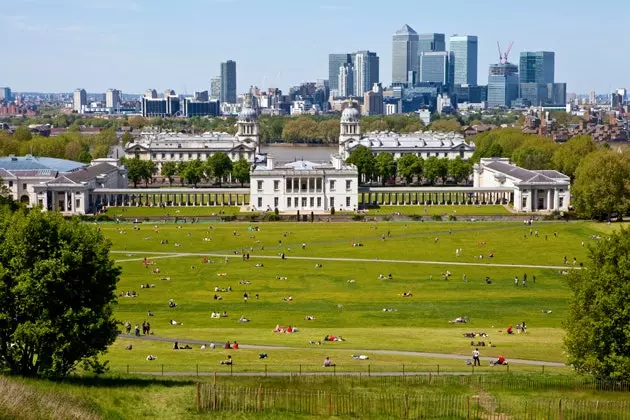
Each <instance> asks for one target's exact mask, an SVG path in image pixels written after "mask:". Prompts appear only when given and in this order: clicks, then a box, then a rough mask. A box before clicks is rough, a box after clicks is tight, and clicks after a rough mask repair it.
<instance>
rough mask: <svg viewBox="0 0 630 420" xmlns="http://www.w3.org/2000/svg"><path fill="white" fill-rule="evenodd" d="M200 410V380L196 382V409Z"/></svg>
mask: <svg viewBox="0 0 630 420" xmlns="http://www.w3.org/2000/svg"><path fill="white" fill-rule="evenodd" d="M199 410H201V382H197V411H199Z"/></svg>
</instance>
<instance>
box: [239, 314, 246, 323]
mask: <svg viewBox="0 0 630 420" xmlns="http://www.w3.org/2000/svg"><path fill="white" fill-rule="evenodd" d="M238 322H249V319H247V318H245V315H241V317H240V318H239V320H238Z"/></svg>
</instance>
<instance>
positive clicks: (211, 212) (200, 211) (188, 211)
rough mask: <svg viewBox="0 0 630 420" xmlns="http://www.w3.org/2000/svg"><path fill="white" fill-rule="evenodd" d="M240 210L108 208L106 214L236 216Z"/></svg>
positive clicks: (237, 208)
mask: <svg viewBox="0 0 630 420" xmlns="http://www.w3.org/2000/svg"><path fill="white" fill-rule="evenodd" d="M240 212H241V208H240V207H238V206H216V207H212V206H211V207H206V206H199V207H194V206H191V207H166V208H161V207H109V208H108V209H107V212H106V213H105V214H107V215H108V216H110V217H138V218H142V217H166V216H170V217H175V216H179V217H197V216H219V215H228V216H229V215H237V214H240ZM247 214H249V213H247Z"/></svg>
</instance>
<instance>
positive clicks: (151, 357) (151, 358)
mask: <svg viewBox="0 0 630 420" xmlns="http://www.w3.org/2000/svg"><path fill="white" fill-rule="evenodd" d="M147 360H149V361H151V360H157V357H155V356H154V355H152V354H150V355H148V356H147Z"/></svg>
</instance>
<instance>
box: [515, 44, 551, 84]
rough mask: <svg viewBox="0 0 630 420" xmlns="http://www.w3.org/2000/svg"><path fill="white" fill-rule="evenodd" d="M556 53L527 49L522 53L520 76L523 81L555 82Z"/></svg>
mask: <svg viewBox="0 0 630 420" xmlns="http://www.w3.org/2000/svg"><path fill="white" fill-rule="evenodd" d="M554 75H555V53H553V52H550V51H536V52H529V51H525V52H522V53H521V59H520V66H519V76H520V79H521V83H541V84H547V83H554V82H555V76H554Z"/></svg>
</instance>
